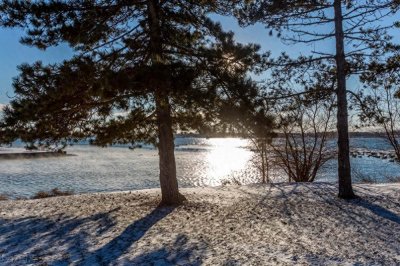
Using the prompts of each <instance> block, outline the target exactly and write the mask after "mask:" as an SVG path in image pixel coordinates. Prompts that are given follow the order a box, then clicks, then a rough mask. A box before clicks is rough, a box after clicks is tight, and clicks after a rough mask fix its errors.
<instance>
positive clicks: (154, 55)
mask: <svg viewBox="0 0 400 266" xmlns="http://www.w3.org/2000/svg"><path fill="white" fill-rule="evenodd" d="M147 7H148V8H147V11H148V20H149V29H150V49H151V60H152V64H153V66H155V67H159V71H163V67H162V66H163V64H164V59H163V51H162V39H161V30H160V20H159V8H158V7H159V2H158V0H149V1H148V6H147ZM155 75H157V73H155ZM155 84H157V85H156V87H155V88H154V90H155V91H154V100H155V104H156V115H157V127H158V154H159V167H160V186H161V194H162V201H161V204H163V205H177V204H180V203H182V201H183V200H184V197H183V196H182V195H181V194H180V193H179V189H178V180H177V178H176V164H175V154H174V136H173V132H172V118H171V105H170V103H169V97H168V88H167V86H168V84H169V82H168V81H161V82H155Z"/></svg>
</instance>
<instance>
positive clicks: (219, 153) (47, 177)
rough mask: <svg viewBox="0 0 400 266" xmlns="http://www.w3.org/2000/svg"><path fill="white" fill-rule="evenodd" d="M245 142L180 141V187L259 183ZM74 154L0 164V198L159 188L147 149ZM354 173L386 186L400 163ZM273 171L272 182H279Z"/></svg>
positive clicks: (383, 146)
mask: <svg viewBox="0 0 400 266" xmlns="http://www.w3.org/2000/svg"><path fill="white" fill-rule="evenodd" d="M351 144H352V146H353V147H357V148H367V149H371V150H387V149H390V146H388V144H387V143H386V142H385V141H384V140H382V139H377V138H359V139H353V140H352V141H351ZM247 147H248V143H247V141H246V140H242V139H235V138H227V139H222V138H220V139H218V138H216V139H204V138H178V139H177V140H176V152H175V156H176V162H177V174H178V179H179V185H180V186H181V187H193V186H219V185H222V184H224V183H235V182H240V183H242V184H248V183H255V182H259V180H260V176H259V172H258V170H257V169H256V168H255V166H254V164H253V163H252V160H251V159H252V156H253V154H252V152H251V151H250V150H249V149H248V148H247ZM67 152H68V153H69V154H74V155H76V156H67V157H54V158H40V159H39V158H38V159H21V160H3V161H0V194H7V195H9V196H12V197H17V196H24V197H29V196H32V195H33V194H35V193H36V192H38V191H41V190H42V191H48V190H50V189H52V188H56V187H57V188H59V189H62V190H73V191H74V192H75V193H86V192H100V191H119V190H135V189H143V188H154V187H159V181H158V171H159V170H158V154H157V151H156V150H154V149H150V148H149V147H146V148H142V149H135V150H130V149H128V148H127V147H111V148H99V147H93V146H89V145H76V146H72V147H68V148H67ZM352 166H353V170H354V171H355V172H356V173H357V174H358V175H359V174H362V175H366V176H369V177H372V178H376V179H378V180H379V181H382V182H384V181H385V178H386V177H392V176H398V175H400V165H398V164H396V163H391V162H389V161H388V160H381V159H377V158H372V157H371V158H367V157H363V158H352ZM336 169H337V166H336V162H335V161H331V162H329V163H328V164H327V165H326V166H325V167H324V169H323V170H322V171H321V173H320V174H319V176H318V180H320V181H335V180H336V179H337V176H336ZM282 176H284V174H283V173H282V171H280V170H277V169H276V170H274V171H273V173H272V177H273V178H274V179H275V180H278V179H279V178H282Z"/></svg>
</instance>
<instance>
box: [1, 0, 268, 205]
mask: <svg viewBox="0 0 400 266" xmlns="http://www.w3.org/2000/svg"><path fill="white" fill-rule="evenodd" d="M223 3H225V2H223V1H221V2H219V1H208V0H206V1H180V0H173V1H160V0H143V1H124V0H120V1H104V0H98V1H83V0H78V1H67V0H50V1H44V0H38V1H2V2H1V4H0V25H2V26H4V27H23V28H24V29H25V32H26V35H25V37H23V38H22V40H21V41H22V43H24V44H27V45H31V46H36V47H39V48H41V49H46V48H47V47H50V46H55V45H58V44H60V43H68V44H69V45H70V46H71V47H73V48H74V50H75V56H74V58H72V59H71V60H68V61H65V62H63V63H61V64H55V65H48V66H45V65H43V64H42V63H40V62H38V63H35V64H33V65H22V66H21V67H20V72H21V74H20V76H19V77H17V78H16V79H15V81H14V88H15V94H16V96H15V98H14V99H13V100H12V102H11V105H10V107H9V108H6V109H5V118H4V122H3V129H4V128H5V129H6V132H7V135H9V136H10V137H14V138H21V139H22V140H24V141H28V142H32V141H37V140H39V141H41V142H55V141H64V142H69V141H73V140H76V139H83V138H90V139H92V141H93V143H94V144H98V145H103V146H105V145H109V144H113V143H133V142H137V141H143V142H147V143H154V144H156V145H157V147H158V150H159V158H160V160H159V163H160V165H159V167H160V185H161V191H162V202H163V203H164V204H178V203H180V202H181V201H182V200H183V197H182V195H180V194H179V191H178V182H177V178H176V167H175V158H174V142H173V141H174V139H173V132H174V130H187V129H194V130H196V129H199V128H201V127H203V126H204V125H205V124H207V123H208V124H210V123H211V122H212V121H214V120H215V119H216V118H217V117H216V115H217V114H219V113H220V112H219V111H218V108H219V107H220V104H218V102H219V101H220V100H223V101H224V102H226V101H228V100H233V99H234V95H235V90H236V89H237V87H238V86H237V84H238V83H240V84H245V82H242V81H241V80H242V79H245V77H246V74H247V73H248V72H249V71H255V70H257V68H258V67H259V65H258V63H259V62H260V61H261V57H260V56H259V55H257V54H256V52H257V50H258V49H259V47H258V46H257V45H252V44H249V45H240V44H238V43H236V42H235V41H234V39H233V33H231V32H224V31H223V30H222V29H221V27H220V25H219V24H217V23H214V22H213V21H212V20H210V18H209V14H210V13H213V12H220V13H223V12H225V11H226V10H225V7H224V5H223ZM225 4H226V3H225Z"/></svg>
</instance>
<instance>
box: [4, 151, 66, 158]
mask: <svg viewBox="0 0 400 266" xmlns="http://www.w3.org/2000/svg"><path fill="white" fill-rule="evenodd" d="M64 156H73V155H72V154H67V153H66V152H54V151H33V152H28V151H27V152H4V153H2V152H0V160H14V159H32V158H49V157H64Z"/></svg>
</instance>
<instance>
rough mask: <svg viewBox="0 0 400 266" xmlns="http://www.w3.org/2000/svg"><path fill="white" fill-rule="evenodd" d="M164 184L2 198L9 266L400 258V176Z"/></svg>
mask: <svg viewBox="0 0 400 266" xmlns="http://www.w3.org/2000/svg"><path fill="white" fill-rule="evenodd" d="M182 191H183V193H184V194H185V195H186V197H187V198H188V200H189V201H188V202H187V203H186V204H184V205H183V206H180V207H176V208H157V202H158V201H159V192H158V190H143V191H137V192H118V193H98V194H86V195H75V196H68V197H58V198H48V199H41V200H23V201H5V202H0V265H21V264H22V265H25V264H33V265H42V264H43V265H45V264H49V265H69V264H72V265H102V264H111V265H114V264H115V265H142V264H144V265H146V264H150V265H170V264H171V265H203V264H204V265H221V264H223V265H239V264H250V265H277V264H279V265H293V264H301V265H304V264H306V265H310V264H311V265H321V264H324V265H326V264H329V265H354V264H357V265H366V264H367V265H371V264H373V265H375V264H379V265H381V264H387V265H396V264H397V265H398V264H400V184H390V185H357V186H356V192H357V194H358V195H360V196H361V199H357V200H352V201H344V200H340V199H338V198H336V193H337V188H336V187H335V186H334V185H332V184H324V183H319V184H316V183H315V184H306V185H296V184H293V185H284V184H282V185H273V186H269V185H267V186H262V185H253V186H242V187H221V188H203V189H202V188H196V189H182Z"/></svg>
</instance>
